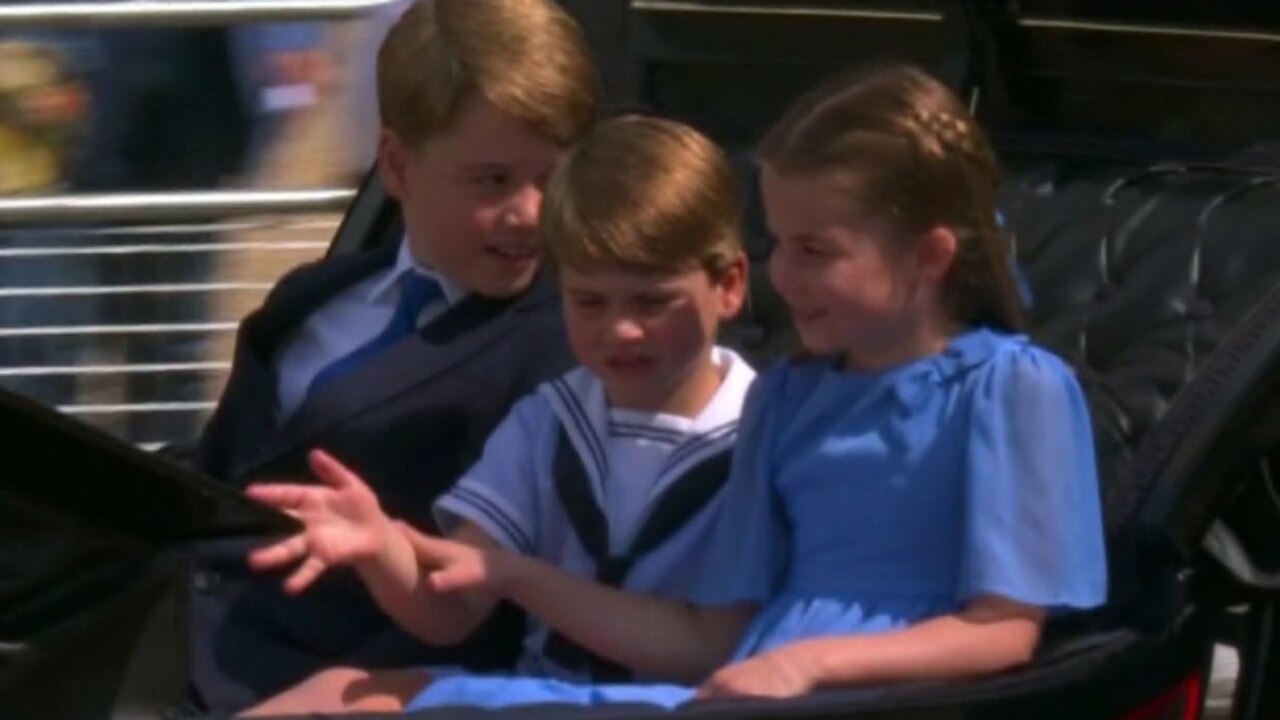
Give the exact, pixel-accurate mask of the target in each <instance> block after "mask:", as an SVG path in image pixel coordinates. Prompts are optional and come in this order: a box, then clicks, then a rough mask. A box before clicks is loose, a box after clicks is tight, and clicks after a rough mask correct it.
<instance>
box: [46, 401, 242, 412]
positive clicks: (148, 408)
mask: <svg viewBox="0 0 1280 720" xmlns="http://www.w3.org/2000/svg"><path fill="white" fill-rule="evenodd" d="M216 406H217V403H214V402H151V403H114V404H110V405H106V404H104V405H59V406H58V410H59V411H61V412H64V413H66V414H68V415H115V414H117V413H142V412H197V411H204V410H212V409H213V408H214V407H216Z"/></svg>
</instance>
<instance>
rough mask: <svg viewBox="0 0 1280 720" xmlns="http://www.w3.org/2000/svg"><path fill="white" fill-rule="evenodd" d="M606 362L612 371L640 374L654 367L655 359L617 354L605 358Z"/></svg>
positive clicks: (620, 373) (623, 373) (624, 373)
mask: <svg viewBox="0 0 1280 720" xmlns="http://www.w3.org/2000/svg"><path fill="white" fill-rule="evenodd" d="M604 364H605V367H607V368H609V371H610V372H612V373H615V374H618V375H639V374H642V373H645V372H647V371H648V370H649V369H650V368H651V367H653V364H654V360H653V358H651V357H643V356H637V355H626V356H621V355H617V356H613V357H608V358H605V361H604Z"/></svg>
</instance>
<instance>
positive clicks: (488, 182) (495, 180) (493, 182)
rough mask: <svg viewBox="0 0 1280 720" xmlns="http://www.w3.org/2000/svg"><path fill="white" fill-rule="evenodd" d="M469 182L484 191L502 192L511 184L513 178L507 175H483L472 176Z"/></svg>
mask: <svg viewBox="0 0 1280 720" xmlns="http://www.w3.org/2000/svg"><path fill="white" fill-rule="evenodd" d="M468 182H469V183H470V184H471V185H474V186H476V187H478V188H480V189H482V190H501V189H502V188H505V187H506V186H507V185H508V184H509V183H510V182H511V176H510V175H508V174H506V173H498V172H493V173H482V174H479V175H472V176H471V177H470V178H468Z"/></svg>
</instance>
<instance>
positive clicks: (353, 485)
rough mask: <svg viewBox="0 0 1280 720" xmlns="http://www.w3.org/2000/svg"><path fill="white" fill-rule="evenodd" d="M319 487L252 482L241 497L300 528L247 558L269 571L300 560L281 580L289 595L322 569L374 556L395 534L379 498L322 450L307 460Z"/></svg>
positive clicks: (250, 563) (316, 575)
mask: <svg viewBox="0 0 1280 720" xmlns="http://www.w3.org/2000/svg"><path fill="white" fill-rule="evenodd" d="M307 460H308V462H309V464H310V465H311V471H312V472H313V473H315V475H316V477H317V478H319V479H320V481H321V484H320V485H299V484H255V485H250V486H249V487H248V488H247V489H246V490H245V493H246V494H247V495H248V496H249V497H251V498H253V499H254V500H257V501H258V502H261V503H264V504H266V505H270V506H272V507H274V508H276V509H278V510H281V511H283V512H286V513H289V514H290V515H292V516H294V517H296V518H297V519H298V520H300V521H301V522H302V523H303V525H304V528H303V530H302V532H300V533H298V534H296V535H293V536H291V537H289V538H287V539H285V540H283V541H281V542H278V543H276V544H274V545H270V546H267V547H265V548H261V549H259V550H255V551H254V552H252V553H250V554H249V565H250V566H251V567H253V568H254V569H256V570H268V569H273V568H278V567H281V566H284V565H289V564H292V563H295V562H298V561H299V560H301V561H302V564H301V565H299V566H298V568H297V569H296V570H294V571H293V573H292V574H291V575H290V576H289V577H288V579H286V580H285V583H284V589H285V591H286V592H288V593H291V594H296V593H300V592H302V591H303V590H305V589H306V588H307V587H308V586H310V585H311V583H313V582H315V580H316V578H318V577H320V575H321V574H322V573H324V571H325V570H326V569H328V568H329V567H331V566H334V565H353V564H357V563H360V562H362V561H365V560H370V559H373V558H376V557H377V556H378V555H379V554H380V553H382V552H383V550H384V549H385V548H386V546H387V538H388V536H389V535H390V534H391V533H392V532H396V530H395V529H394V526H393V524H392V522H391V520H390V519H389V518H388V517H387V516H386V514H384V513H383V512H382V508H381V507H380V506H379V505H378V498H377V497H376V496H375V495H374V494H373V491H372V490H370V489H369V486H368V485H366V484H365V482H364V481H363V480H361V479H360V477H359V476H358V475H356V474H355V473H354V472H352V471H351V470H349V469H348V468H347V467H346V466H344V465H343V464H342V463H340V462H338V461H337V460H336V459H334V458H333V456H332V455H329V454H328V453H326V452H324V451H323V450H312V451H311V454H310V455H308V456H307Z"/></svg>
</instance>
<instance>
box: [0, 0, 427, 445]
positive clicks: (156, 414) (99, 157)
mask: <svg viewBox="0 0 1280 720" xmlns="http://www.w3.org/2000/svg"><path fill="white" fill-rule="evenodd" d="M108 1H110V0H108ZM406 4H407V2H401V3H399V4H398V5H391V6H388V7H386V8H383V9H380V10H377V11H375V12H373V13H371V14H370V15H368V16H365V17H363V18H361V19H359V20H355V21H346V22H336V23H320V22H314V23H313V22H307V23H301V22H299V23H289V24H278V23H256V24H241V25H236V26H232V27H227V28H160V27H146V28H109V29H108V28H84V29H79V28H77V29H67V30H58V31H31V32H18V31H15V32H9V33H6V34H0V197H14V196H21V195H47V194H57V193H85V192H118V191H163V190H183V189H213V188H219V187H230V186H235V187H265V186H281V185H320V184H325V185H329V184H338V185H350V184H353V183H354V182H355V180H356V179H358V178H359V177H360V176H361V175H362V174H363V173H364V171H365V170H366V169H367V168H368V167H369V163H370V162H371V160H372V157H373V152H374V147H373V143H374V140H375V138H376V137H377V133H376V131H375V127H376V122H377V120H376V108H375V101H374V97H375V96H374V87H373V85H374V82H373V78H374V65H375V60H376V49H377V45H378V43H379V41H380V40H381V37H382V36H383V35H384V34H385V32H386V29H387V28H388V27H389V26H390V24H391V23H392V21H393V20H394V19H395V17H396V16H397V15H398V13H399V12H400V11H402V10H403V7H404V6H405V5H406ZM320 115H323V116H324V123H323V128H324V129H323V130H322V131H321V132H320V134H319V135H317V134H316V132H314V127H315V126H316V122H315V118H316V117H317V116H320ZM303 119H305V121H304V120H303ZM308 126H309V127H311V128H312V129H313V130H312V131H310V140H309V141H308V142H307V143H305V144H304V146H299V143H298V137H299V134H300V133H306V132H308V131H307V130H306V129H305V128H306V127H308ZM300 128H302V129H300ZM300 147H301V148H302V149H301V150H300V149H299V148H300ZM3 225H4V223H2V222H0V383H3V384H4V385H6V386H7V387H9V388H10V389H14V390H17V391H19V392H22V393H24V394H27V395H30V396H32V397H35V398H36V399H38V400H41V401H42V402H46V403H48V404H51V405H56V406H62V407H66V406H68V405H71V404H74V403H76V402H81V403H83V402H84V400H83V397H84V387H85V384H86V378H85V377H84V376H82V375H78V374H77V373H74V372H58V371H57V369H58V368H62V369H66V368H76V367H88V366H92V365H95V364H96V365H100V366H103V367H108V368H109V367H119V368H121V369H122V371H121V372H119V373H110V374H109V376H108V377H109V382H110V383H112V385H113V387H112V392H111V393H109V395H110V396H111V397H113V398H114V399H115V401H116V402H117V403H118V404H120V405H121V406H122V407H121V410H120V412H118V413H115V412H108V413H105V414H102V415H101V416H99V417H97V418H90V419H98V420H101V422H99V424H101V425H103V426H104V427H108V429H111V430H113V431H115V432H117V433H118V434H121V435H122V436H125V437H127V438H129V439H131V440H133V441H136V442H142V443H152V442H167V441H173V440H181V439H186V438H189V437H191V436H192V435H193V434H194V433H195V432H196V431H197V429H198V426H199V423H200V420H201V413H199V412H190V411H186V410H184V409H183V408H189V407H193V406H195V405H197V404H198V403H200V402H201V401H202V400H204V399H207V398H208V397H209V396H210V395H211V392H212V391H216V388H212V389H211V387H210V382H209V380H208V372H207V371H206V370H202V369H200V368H201V364H202V363H205V364H207V361H208V360H210V359H212V357H213V356H214V355H216V352H215V350H214V349H213V348H215V347H216V343H214V342H212V340H211V336H210V335H209V334H207V333H201V332H190V331H176V332H168V331H157V330H155V329H154V328H156V327H164V326H171V327H172V326H184V325H185V326H192V325H199V324H201V323H208V322H210V321H211V320H214V319H221V320H226V319H228V318H215V317H214V315H215V314H216V313H214V312H213V311H212V310H213V308H212V304H213V302H214V299H213V297H212V296H211V294H210V293H209V292H205V291H201V290H198V289H194V290H180V289H179V290H174V289H172V288H174V287H181V286H193V287H195V288H199V287H200V286H202V285H209V284H211V283H215V282H216V281H217V280H218V279H219V273H220V265H219V262H218V253H216V252H207V251H199V250H193V249H192V248H198V247H201V246H205V247H209V246H211V245H213V244H216V243H217V242H219V241H220V240H224V239H226V233H225V232H222V231H220V230H219V229H217V228H206V229H203V230H202V229H200V228H198V227H175V228H170V229H165V228H154V227H149V228H140V227H139V228H136V232H132V231H131V230H130V229H129V228H120V227H110V228H106V227H92V228H88V227H47V226H42V227H33V228H21V229H17V228H4V227H3ZM166 245H167V246H168V247H169V248H171V249H172V250H171V251H166V250H165V246H166ZM108 246H109V247H112V248H117V249H118V248H120V247H122V246H124V247H133V248H134V250H130V251H117V252H115V253H114V254H113V253H111V252H104V253H101V254H99V253H96V252H86V251H90V250H93V249H94V248H102V247H108ZM139 246H146V248H150V249H144V250H138V249H137V248H138V247H139ZM280 269H281V270H283V269H284V268H283V267H282V268H280ZM257 279H260V280H263V281H269V280H271V279H273V278H270V277H260V278H257ZM129 286H160V287H159V289H153V290H148V291H145V292H135V291H133V290H132V289H130V288H129ZM166 287H167V288H170V289H168V290H166V289H164V288H166ZM6 288H7V289H9V290H10V293H9V294H4V289H6ZM14 288H36V289H37V291H36V292H33V293H30V294H23V293H22V292H18V293H17V294H14V293H13V292H12V290H13V289H14ZM41 288H43V289H46V290H48V292H45V293H43V294H41V292H39V289H41ZM53 288H58V289H63V288H65V289H68V292H65V293H64V292H61V291H53V290H50V289H53ZM85 288H90V289H92V288H112V289H115V288H123V289H124V290H123V291H116V290H112V291H109V292H94V291H92V290H89V291H85V290H84V289H85ZM231 319H234V318H231ZM95 326H96V327H101V326H116V328H113V330H112V332H109V333H107V334H105V335H104V334H94V333H92V332H90V331H83V332H81V331H77V330H72V331H71V332H69V333H65V334H63V333H61V332H60V331H59V330H58V329H60V328H63V329H65V328H73V329H74V328H93V327H95ZM121 326H123V327H125V328H126V329H124V330H119V329H118V328H119V327H121ZM130 327H131V328H133V329H132V330H129V329H127V328H130ZM48 329H53V330H52V331H50V330H48ZM104 348H109V351H107V350H104ZM51 368H52V369H54V371H52V372H50V371H49V369H51ZM6 370H7V371H8V372H4V371H6ZM29 370H30V371H31V372H28V371H29ZM127 405H135V406H136V405H151V406H158V407H152V408H149V409H148V408H143V409H142V410H139V409H138V408H136V407H135V408H134V409H133V410H129V409H128V408H125V407H124V406H127ZM166 405H170V406H172V409H170V410H164V409H163V407H162V406H166Z"/></svg>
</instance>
